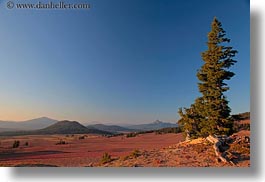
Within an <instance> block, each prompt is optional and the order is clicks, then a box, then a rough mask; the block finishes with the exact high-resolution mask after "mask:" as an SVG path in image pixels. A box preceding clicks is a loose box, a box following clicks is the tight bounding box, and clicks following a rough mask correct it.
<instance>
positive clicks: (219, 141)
mask: <svg viewBox="0 0 265 182" xmlns="http://www.w3.org/2000/svg"><path fill="white" fill-rule="evenodd" d="M206 139H207V140H208V141H209V142H211V143H213V148H214V152H215V155H216V156H217V158H218V159H220V160H221V161H222V162H224V163H227V162H228V163H231V161H230V160H229V159H228V157H227V156H226V153H225V152H221V151H220V147H222V145H223V143H224V141H225V140H226V137H223V136H222V137H214V136H212V135H209V136H208V137H207V138H206ZM231 164H233V165H234V163H233V162H232V163H231Z"/></svg>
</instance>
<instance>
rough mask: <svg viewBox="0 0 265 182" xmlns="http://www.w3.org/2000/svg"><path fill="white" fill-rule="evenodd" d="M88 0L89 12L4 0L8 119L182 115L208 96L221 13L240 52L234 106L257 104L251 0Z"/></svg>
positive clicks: (2, 115)
mask: <svg viewBox="0 0 265 182" xmlns="http://www.w3.org/2000/svg"><path fill="white" fill-rule="evenodd" d="M89 3H90V4H91V9H90V10H88V11H87V10H72V11H70V10H69V11H64V10H58V11H55V10H32V11H27V10H16V9H13V10H6V7H4V6H1V7H0V10H1V14H2V16H1V17H0V26H1V29H0V39H1V43H0V51H1V54H0V75H1V76H0V85H1V94H0V100H1V103H0V110H1V112H0V120H4V121H7V120H9V121H23V120H28V119H33V118H38V117H40V116H47V117H49V118H58V119H59V120H63V119H67V120H76V121H80V122H86V121H111V122H114V123H117V124H119V123H124V124H138V123H141V122H142V123H148V122H152V121H155V120H157V119H159V120H161V121H165V122H171V123H174V122H176V121H177V119H178V114H177V111H178V108H180V107H189V106H190V104H192V103H193V101H194V100H195V98H196V97H198V96H200V93H199V92H198V87H197V83H198V79H197V77H196V72H197V70H198V69H199V68H200V66H201V65H202V64H203V61H202V59H201V57H200V54H201V52H203V51H205V50H206V49H207V45H206V41H207V34H208V32H209V31H210V28H211V22H212V20H213V17H214V16H216V17H217V18H218V19H219V20H220V21H221V22H222V24H223V28H224V30H225V31H226V33H227V37H228V38H230V39H231V42H230V44H229V45H231V46H233V48H234V49H236V50H238V52H239V53H238V55H237V56H236V57H235V59H236V60H237V61H238V62H237V63H236V64H235V65H234V66H233V68H232V69H231V70H232V71H233V72H235V74H236V75H235V77H233V78H232V79H231V80H230V81H228V82H227V83H228V86H230V90H229V91H228V92H227V93H225V95H226V96H227V98H228V100H229V101H230V103H229V106H230V107H231V109H232V114H236V113H242V112H248V111H250V40H249V39H250V37H249V34H250V30H249V23H250V20H249V17H250V16H249V1H242V0H232V1H231V0H223V1H222V3H214V2H212V1H211V0H204V3H201V2H200V1H197V0H188V1H181V2H180V1H163V0H156V1H152V2H151V3H150V1H148V0H134V1H122V0H113V1H108V0H102V1H96V0H91V1H90V2H89ZM228 5H229V6H228ZM3 9H4V10H3Z"/></svg>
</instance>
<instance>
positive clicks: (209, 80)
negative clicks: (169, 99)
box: [179, 17, 237, 136]
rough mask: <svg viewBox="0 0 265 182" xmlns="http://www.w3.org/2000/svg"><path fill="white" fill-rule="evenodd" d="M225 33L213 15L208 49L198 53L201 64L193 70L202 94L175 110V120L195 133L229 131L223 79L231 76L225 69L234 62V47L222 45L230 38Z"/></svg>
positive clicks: (229, 125) (197, 134) (229, 120)
mask: <svg viewBox="0 0 265 182" xmlns="http://www.w3.org/2000/svg"><path fill="white" fill-rule="evenodd" d="M225 36H226V33H225V31H224V30H223V28H222V24H221V22H219V21H218V20H217V18H216V17H215V18H214V20H213V22H212V29H211V31H210V32H209V34H208V42H207V45H208V50H206V51H205V52H203V53H202V59H203V61H204V65H203V66H202V67H201V69H200V70H199V71H198V73H197V77H198V79H199V81H200V82H199V83H198V87H199V91H200V92H201V94H202V97H199V98H197V99H196V100H195V103H194V104H192V105H191V107H190V108H188V109H187V108H184V112H183V111H182V109H180V110H179V114H180V116H181V119H180V120H179V124H180V125H181V126H183V129H184V130H189V131H191V133H193V134H195V136H207V135H209V134H230V133H231V132H232V119H231V117H230V112H231V109H230V107H229V106H228V100H227V98H226V97H225V95H224V92H226V91H227V90H229V87H228V86H227V84H226V83H225V82H224V81H225V80H230V79H231V78H232V77H233V76H234V73H233V72H231V71H228V69H229V68H230V67H231V66H232V65H234V63H236V61H235V60H234V59H233V57H234V56H235V55H236V53H237V51H236V50H233V48H232V47H230V46H226V45H225V43H229V42H230V39H228V38H226V37H225Z"/></svg>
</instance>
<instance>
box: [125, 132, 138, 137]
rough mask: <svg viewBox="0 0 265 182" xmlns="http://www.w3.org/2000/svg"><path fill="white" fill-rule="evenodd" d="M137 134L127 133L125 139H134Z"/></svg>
mask: <svg viewBox="0 0 265 182" xmlns="http://www.w3.org/2000/svg"><path fill="white" fill-rule="evenodd" d="M136 136H137V133H129V134H127V135H126V137H127V138H131V137H136Z"/></svg>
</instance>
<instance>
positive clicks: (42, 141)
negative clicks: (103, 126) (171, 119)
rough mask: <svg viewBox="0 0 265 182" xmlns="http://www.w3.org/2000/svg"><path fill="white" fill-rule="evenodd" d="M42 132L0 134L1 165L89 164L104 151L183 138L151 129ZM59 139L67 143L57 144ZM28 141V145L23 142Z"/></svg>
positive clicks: (126, 151) (115, 154)
mask: <svg viewBox="0 0 265 182" xmlns="http://www.w3.org/2000/svg"><path fill="white" fill-rule="evenodd" d="M80 136H84V135H74V136H72V135H69V136H66V135H41V136H14V137H0V166H17V165H18V166H23V165H25V164H27V165H29V164H30V165H35V164H38V165H39V164H41V165H55V166H66V167H68V166H69V167H70V166H71V167H72V166H73V167H81V166H89V165H91V163H95V162H99V161H100V160H101V158H102V155H103V153H105V152H108V153H109V154H110V155H111V156H112V157H120V156H125V155H128V154H130V153H131V152H132V151H134V150H135V149H139V150H153V149H160V148H163V147H168V146H170V145H173V144H176V143H179V142H181V141H183V136H182V134H181V133H179V134H162V135H156V134H154V133H150V134H142V135H138V136H136V137H131V138H126V137H125V136H117V137H111V138H107V137H103V136H95V135H87V137H85V139H81V140H80V139H79V137H80ZM15 140H19V141H20V146H19V148H15V149H14V148H12V145H13V142H14V141H15ZM60 140H63V141H65V142H66V143H67V144H64V145H56V143H58V142H59V141H60ZM26 142H28V143H29V146H25V143H26Z"/></svg>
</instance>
